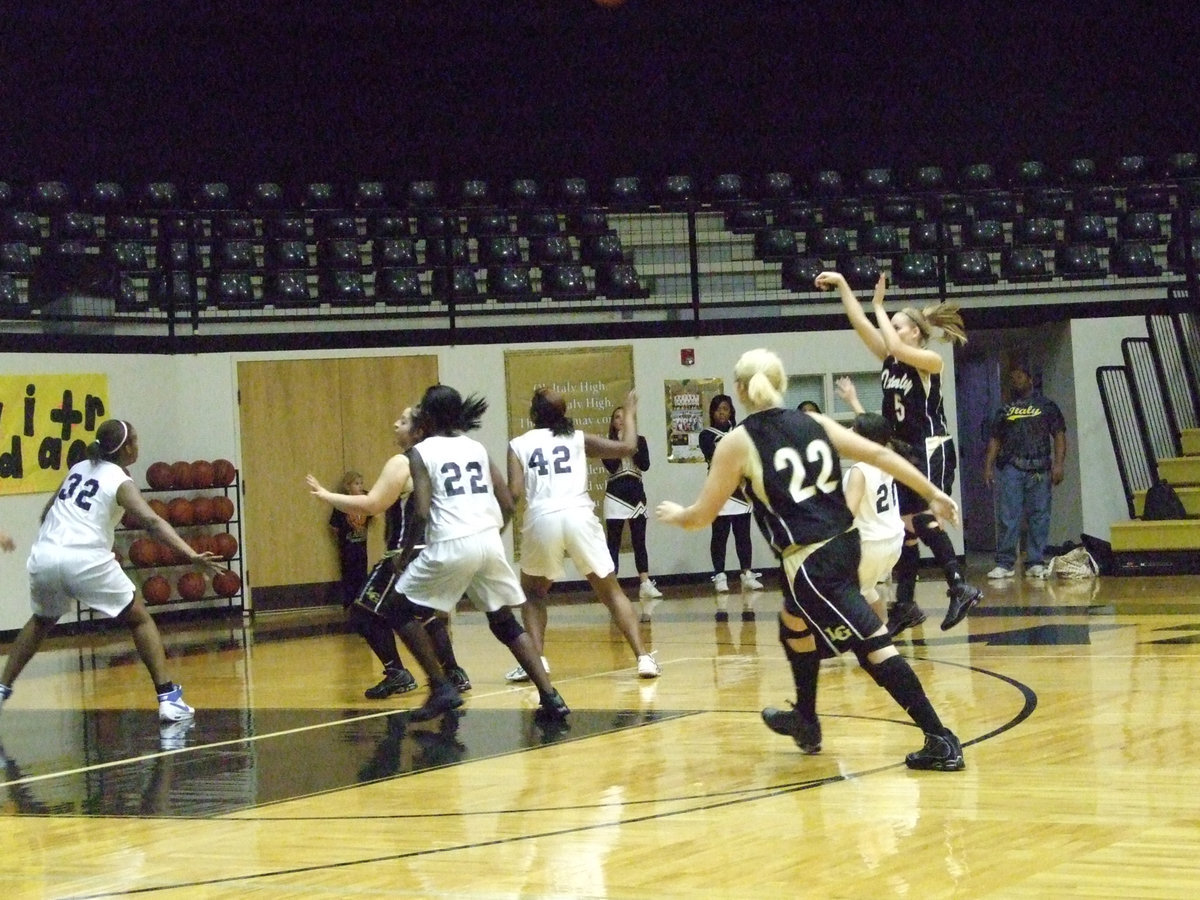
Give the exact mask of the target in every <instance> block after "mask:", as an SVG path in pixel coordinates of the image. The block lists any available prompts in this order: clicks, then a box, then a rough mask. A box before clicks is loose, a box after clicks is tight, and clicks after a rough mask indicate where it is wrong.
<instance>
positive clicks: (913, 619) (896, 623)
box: [887, 603, 925, 638]
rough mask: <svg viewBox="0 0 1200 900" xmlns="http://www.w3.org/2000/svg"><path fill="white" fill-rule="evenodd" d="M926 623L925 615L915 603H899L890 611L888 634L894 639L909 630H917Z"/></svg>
mask: <svg viewBox="0 0 1200 900" xmlns="http://www.w3.org/2000/svg"><path fill="white" fill-rule="evenodd" d="M924 621H925V613H923V612H921V607H919V606H917V604H915V603H897V604H895V605H894V606H892V608H891V609H889V610H888V620H887V633H888V637H890V638H894V637H895V636H896V635H898V634H899V633H900V632H902V631H904V630H905V629H907V628H916V627H917V626H918V625H920V624H921V623H922V622H924Z"/></svg>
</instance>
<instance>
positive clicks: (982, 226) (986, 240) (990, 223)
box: [963, 219, 1008, 249]
mask: <svg viewBox="0 0 1200 900" xmlns="http://www.w3.org/2000/svg"><path fill="white" fill-rule="evenodd" d="M1007 243H1008V241H1007V239H1006V237H1005V234H1004V226H1003V225H1002V224H1001V223H1000V222H998V221H997V220H995V219H974V220H972V221H971V222H969V223H968V224H967V227H966V228H965V229H964V231H963V246H964V247H970V248H982V249H999V248H1001V247H1003V246H1005V245H1006V244H1007Z"/></svg>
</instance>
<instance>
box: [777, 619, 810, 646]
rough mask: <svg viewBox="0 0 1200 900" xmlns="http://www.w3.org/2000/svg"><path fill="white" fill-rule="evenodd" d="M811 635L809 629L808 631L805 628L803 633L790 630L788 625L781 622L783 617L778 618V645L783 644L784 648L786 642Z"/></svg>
mask: <svg viewBox="0 0 1200 900" xmlns="http://www.w3.org/2000/svg"><path fill="white" fill-rule="evenodd" d="M811 634H812V631H811V630H810V629H808V628H807V627H806V628H805V629H804V630H803V631H796V630H795V629H794V628H792V627H791V626H790V625H788V624H787V623H786V622H784V621H783V616H780V617H779V643H781V644H783V646H785V647H786V646H787V642H788V641H789V640H794V639H796V638H803V637H809V636H810V635H811Z"/></svg>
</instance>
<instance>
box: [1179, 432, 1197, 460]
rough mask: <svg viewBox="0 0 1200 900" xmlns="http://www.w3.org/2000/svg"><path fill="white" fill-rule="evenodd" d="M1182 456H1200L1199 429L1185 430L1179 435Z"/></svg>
mask: <svg viewBox="0 0 1200 900" xmlns="http://www.w3.org/2000/svg"><path fill="white" fill-rule="evenodd" d="M1179 441H1180V443H1181V444H1183V455H1184V456H1200V428H1185V429H1183V431H1181V432H1180V433H1179Z"/></svg>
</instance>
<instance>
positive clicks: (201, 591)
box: [175, 572, 208, 600]
mask: <svg viewBox="0 0 1200 900" xmlns="http://www.w3.org/2000/svg"><path fill="white" fill-rule="evenodd" d="M175 587H176V589H177V590H178V591H179V596H180V597H182V598H183V599H184V600H199V599H200V598H201V597H203V596H204V595H205V593H207V591H208V584H207V582H205V580H204V576H203V575H201V574H200V573H199V572H184V573H183V574H182V575H180V576H179V580H178V581H177V582H175Z"/></svg>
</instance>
